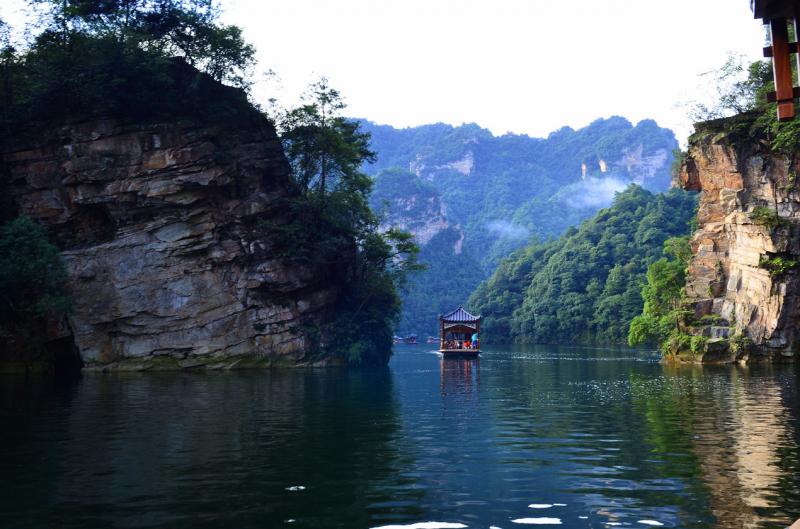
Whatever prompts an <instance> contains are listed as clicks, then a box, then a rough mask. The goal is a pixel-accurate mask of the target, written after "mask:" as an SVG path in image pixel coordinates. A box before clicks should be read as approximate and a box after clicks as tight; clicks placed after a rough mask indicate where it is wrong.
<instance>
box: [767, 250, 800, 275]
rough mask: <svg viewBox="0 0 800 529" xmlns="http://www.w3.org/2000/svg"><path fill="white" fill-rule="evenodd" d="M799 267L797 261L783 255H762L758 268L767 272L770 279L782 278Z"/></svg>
mask: <svg viewBox="0 0 800 529" xmlns="http://www.w3.org/2000/svg"><path fill="white" fill-rule="evenodd" d="M797 265H798V262H797V260H795V259H790V258H789V257H785V256H781V255H762V256H761V257H760V258H759V259H758V266H759V267H761V268H763V269H765V270H767V271H768V272H769V275H770V277H781V276H783V275H784V274H786V273H787V272H789V271H790V270H794V269H795V268H797Z"/></svg>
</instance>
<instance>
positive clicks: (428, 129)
mask: <svg viewBox="0 0 800 529" xmlns="http://www.w3.org/2000/svg"><path fill="white" fill-rule="evenodd" d="M360 123H361V127H362V129H363V130H364V131H366V132H369V133H370V134H371V135H372V149H373V150H374V151H375V152H376V153H377V159H376V161H375V162H374V163H372V164H369V165H367V166H365V167H364V170H365V171H366V172H367V173H368V174H370V175H371V176H373V177H374V178H375V190H374V193H373V196H372V199H371V202H372V206H373V208H374V209H376V210H377V211H379V212H380V213H381V214H382V215H384V223H385V224H386V225H387V226H388V225H394V226H399V227H402V228H404V229H407V230H409V231H411V232H413V233H414V234H415V236H416V237H417V241H418V243H419V244H420V245H421V247H422V252H421V259H422V260H423V261H424V262H425V263H426V264H427V265H428V269H427V270H426V271H424V272H422V273H420V274H418V275H417V276H416V277H415V278H414V279H413V280H412V283H411V285H410V288H409V290H408V292H406V294H405V296H404V298H405V299H404V301H405V307H404V315H403V319H402V321H401V323H400V326H399V329H398V330H399V332H401V333H410V332H417V333H420V334H432V333H434V331H435V327H436V317H437V315H438V314H439V313H440V312H444V311H447V310H449V309H451V308H453V307H454V306H457V305H458V304H462V303H465V302H466V300H467V298H468V297H469V295H470V293H471V292H472V291H473V290H474V289H475V288H476V287H477V285H478V284H479V283H480V282H481V281H482V280H483V279H485V278H486V277H488V275H489V274H491V273H492V272H493V271H494V269H495V268H496V266H497V264H498V262H499V261H500V260H501V259H502V258H503V257H505V256H507V255H508V254H510V253H511V252H512V251H514V250H516V249H518V248H521V247H522V246H525V245H526V244H527V243H529V242H530V241H531V240H547V239H549V238H552V237H555V236H558V235H559V234H561V233H563V232H564V231H565V230H566V229H567V228H569V227H570V226H575V225H577V224H579V223H580V222H581V221H582V220H585V219H587V218H589V217H591V216H592V215H594V214H595V213H596V212H597V211H598V210H599V209H600V208H603V207H607V206H609V205H610V204H611V203H612V201H613V199H614V196H615V194H616V193H619V192H621V191H623V190H624V189H625V188H627V187H628V186H629V185H630V184H632V183H636V184H638V185H640V186H642V187H644V188H645V189H648V190H650V191H653V192H661V191H665V190H667V189H668V188H669V186H670V181H671V176H670V166H671V163H672V159H673V155H672V152H673V150H674V149H676V148H677V147H678V142H677V141H676V139H675V135H674V134H673V132H672V131H671V130H669V129H665V128H662V127H659V126H658V125H657V124H656V122H655V121H653V120H643V121H640V122H639V123H637V124H636V125H633V124H632V123H631V122H630V121H628V120H627V119H625V118H622V117H618V116H614V117H610V118H607V119H598V120H596V121H594V122H592V123H591V124H590V125H588V126H586V127H583V128H580V129H577V130H575V129H572V128H569V127H563V128H561V129H559V130H557V131H555V132H553V133H551V134H550V135H549V136H548V137H547V138H532V137H529V136H525V135H516V134H506V135H503V136H494V135H493V134H492V133H491V132H490V131H488V130H486V129H484V128H481V127H480V126H478V125H476V124H464V125H461V126H457V127H454V126H451V125H446V124H442V123H437V124H432V125H423V126H419V127H411V128H405V129H396V128H394V127H391V126H387V125H378V124H375V123H372V122H369V121H366V120H361V122H360Z"/></svg>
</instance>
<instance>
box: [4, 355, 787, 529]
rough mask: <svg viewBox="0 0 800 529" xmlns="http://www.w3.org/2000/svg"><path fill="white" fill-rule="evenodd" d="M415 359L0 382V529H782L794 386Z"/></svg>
mask: <svg viewBox="0 0 800 529" xmlns="http://www.w3.org/2000/svg"><path fill="white" fill-rule="evenodd" d="M429 348H430V346H425V345H419V346H405V347H401V348H398V350H397V352H396V354H395V357H394V358H393V360H392V363H391V365H390V367H389V368H388V369H386V370H381V371H377V372H376V371H372V372H364V373H361V372H347V371H339V370H317V371H289V372H286V371H280V372H247V373H213V374H202V373H170V374H136V375H124V376H123V375H106V376H104V375H84V376H83V377H82V378H81V379H79V380H77V381H74V382H72V383H56V382H53V381H41V380H40V381H30V380H28V381H26V380H24V379H19V378H8V377H6V378H0V453H2V465H1V466H0V527H2V528H51V527H59V528H61V527H63V528H71V527H75V528H78V527H80V528H95V527H97V528H103V527H119V528H134V527H176V528H177V527H180V528H184V527H185V528H189V527H192V528H205V527H224V528H280V527H286V528H299V527H303V528H333V527H345V528H374V527H380V526H387V525H396V526H404V527H453V528H455V527H469V528H483V529H488V528H489V527H498V528H503V529H509V528H514V527H516V528H524V527H534V526H539V527H556V524H558V523H560V526H561V527H581V528H583V527H599V528H609V527H648V526H657V524H663V526H664V527H697V528H700V527H730V528H742V527H764V528H766V527H783V526H785V525H788V523H789V522H790V521H792V520H793V519H794V518H797V517H800V449H798V445H799V444H800V433H798V432H800V424H798V415H799V414H800V412H799V410H798V403H800V399H799V398H798V376H797V372H796V370H795V368H789V369H785V370H780V369H775V368H772V369H753V368H751V369H741V368H730V367H728V368H718V369H708V368H706V369H698V368H695V369H691V368H686V369H676V368H668V367H664V366H662V365H660V364H658V363H657V362H655V361H654V360H653V359H652V358H651V359H647V360H641V359H636V358H635V357H634V354H633V353H631V352H628V351H614V350H587V349H560V348H554V347H549V348H548V347H542V348H529V349H521V350H491V351H488V352H486V353H484V355H483V356H482V358H481V359H480V360H478V361H475V360H472V361H468V360H455V361H450V360H448V361H442V360H440V358H439V357H438V356H437V355H436V354H433V353H431V352H429ZM640 354H641V353H640ZM422 522H439V524H441V525H439V524H435V523H430V524H428V525H427V526H420V525H416V526H415V525H413V524H417V523H422ZM447 524H452V525H447Z"/></svg>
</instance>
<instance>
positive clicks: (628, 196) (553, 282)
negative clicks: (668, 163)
mask: <svg viewBox="0 0 800 529" xmlns="http://www.w3.org/2000/svg"><path fill="white" fill-rule="evenodd" d="M695 209H696V196H695V195H693V194H690V193H687V192H684V191H681V190H677V189H673V190H670V191H669V192H667V193H662V194H653V193H651V192H649V191H647V190H645V189H643V188H641V187H639V186H636V185H632V186H630V187H629V188H628V189H627V190H625V191H624V192H623V193H620V194H618V195H617V196H616V198H615V199H614V202H613V204H612V206H611V207H609V208H607V209H603V210H601V211H600V212H598V213H597V214H596V215H595V216H594V217H593V218H592V219H590V220H587V221H585V222H584V223H583V224H581V225H580V226H579V227H578V228H570V229H569V230H567V232H566V233H565V234H564V235H562V236H561V237H559V238H558V239H554V240H549V241H545V242H540V243H534V244H531V245H529V246H527V247H526V248H524V249H522V250H518V251H517V252H515V253H514V254H512V255H511V256H510V257H509V258H507V259H505V260H503V261H502V262H501V264H500V265H499V267H498V268H497V270H496V271H495V273H494V274H493V275H492V276H491V278H490V279H489V280H487V281H486V282H484V283H483V284H482V285H481V286H480V287H479V288H478V290H477V291H476V292H475V293H474V294H473V295H472V297H471V298H470V302H469V306H470V307H471V309H472V310H474V311H476V312H477V313H481V314H482V315H483V316H484V317H485V318H486V323H485V327H484V333H485V334H484V335H485V337H486V338H485V339H486V340H490V341H495V342H521V343H587V342H596V343H624V342H625V341H626V339H627V336H628V327H629V324H630V322H631V320H633V318H634V317H635V316H637V315H638V314H640V313H641V310H642V294H641V291H642V286H643V285H644V283H645V274H646V271H647V268H648V265H650V264H652V263H654V262H655V261H657V260H658V259H659V258H661V257H662V255H663V253H662V252H663V250H662V248H663V245H664V241H665V240H667V239H668V238H670V237H675V236H680V235H686V234H688V233H689V231H690V228H689V224H690V220H691V219H692V218H693V217H694V213H695Z"/></svg>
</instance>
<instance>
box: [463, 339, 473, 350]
mask: <svg viewBox="0 0 800 529" xmlns="http://www.w3.org/2000/svg"><path fill="white" fill-rule="evenodd" d="M471 348H472V342H470V341H469V340H467V341H466V342H464V349H471Z"/></svg>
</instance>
